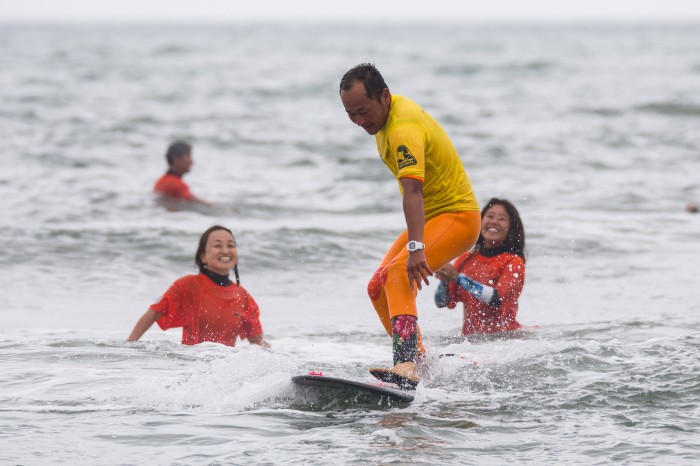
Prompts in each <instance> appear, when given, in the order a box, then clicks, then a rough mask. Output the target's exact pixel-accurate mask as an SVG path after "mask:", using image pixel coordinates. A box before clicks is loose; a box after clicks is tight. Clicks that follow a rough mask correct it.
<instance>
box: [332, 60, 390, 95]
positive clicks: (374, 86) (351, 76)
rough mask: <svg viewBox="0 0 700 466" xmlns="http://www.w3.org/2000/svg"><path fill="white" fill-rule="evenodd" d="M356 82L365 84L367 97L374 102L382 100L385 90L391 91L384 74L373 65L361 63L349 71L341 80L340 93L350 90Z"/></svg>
mask: <svg viewBox="0 0 700 466" xmlns="http://www.w3.org/2000/svg"><path fill="white" fill-rule="evenodd" d="M356 81H360V82H361V83H362V84H364V86H365V95H367V97H368V98H370V99H372V100H377V101H378V100H380V98H381V96H382V92H384V89H389V87H388V86H387V85H386V83H385V82H384V78H383V77H382V74H381V73H380V72H379V70H378V69H377V68H375V66H374V65H373V64H372V63H360V64H359V65H357V66H355V67H354V68H351V69H350V70H348V72H347V73H345V74H344V75H343V78H342V79H341V80H340V92H343V91H347V90H350V88H351V87H352V86H353V84H355V82H356Z"/></svg>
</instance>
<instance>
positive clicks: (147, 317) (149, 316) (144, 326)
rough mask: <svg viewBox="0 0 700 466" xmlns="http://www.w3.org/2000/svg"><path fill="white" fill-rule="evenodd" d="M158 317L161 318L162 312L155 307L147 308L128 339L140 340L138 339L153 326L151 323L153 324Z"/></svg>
mask: <svg viewBox="0 0 700 466" xmlns="http://www.w3.org/2000/svg"><path fill="white" fill-rule="evenodd" d="M158 319H160V314H158V313H157V312H156V311H154V310H153V309H149V310H147V311H146V312H145V313H144V314H143V315H142V316H141V318H140V319H139V320H138V322H136V325H135V326H134V329H133V330H132V331H131V335H129V338H127V339H126V341H138V339H139V338H141V336H142V335H143V334H144V333H146V330H148V329H149V328H151V325H153V323H154V322H155V321H156V320H158Z"/></svg>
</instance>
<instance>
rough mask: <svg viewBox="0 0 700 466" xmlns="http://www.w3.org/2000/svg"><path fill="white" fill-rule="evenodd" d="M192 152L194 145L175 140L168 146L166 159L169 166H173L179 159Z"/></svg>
mask: <svg viewBox="0 0 700 466" xmlns="http://www.w3.org/2000/svg"><path fill="white" fill-rule="evenodd" d="M191 153H192V146H191V145H190V144H188V143H186V142H185V141H175V142H173V143H172V144H170V146H168V151H167V152H166V153H165V160H167V161H168V166H172V165H173V164H174V163H175V161H176V160H177V159H179V158H180V157H184V156H186V155H187V154H191Z"/></svg>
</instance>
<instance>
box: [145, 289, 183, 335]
mask: <svg viewBox="0 0 700 466" xmlns="http://www.w3.org/2000/svg"><path fill="white" fill-rule="evenodd" d="M182 291H183V289H182V286H180V284H179V283H178V282H175V283H173V284H172V285H171V286H170V288H168V291H166V292H165V294H163V296H161V297H160V298H159V299H158V301H156V302H155V303H153V304H151V309H153V310H154V311H156V312H157V313H158V314H160V318H159V319H158V320H157V321H156V322H158V326H159V327H160V328H161V329H163V330H167V329H169V328H176V327H182V326H183V325H184V309H183V299H182Z"/></svg>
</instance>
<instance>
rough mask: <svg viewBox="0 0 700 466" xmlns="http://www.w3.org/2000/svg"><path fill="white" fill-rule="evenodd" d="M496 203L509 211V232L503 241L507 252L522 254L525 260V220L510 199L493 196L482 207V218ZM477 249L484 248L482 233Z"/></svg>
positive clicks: (477, 242)
mask: <svg viewBox="0 0 700 466" xmlns="http://www.w3.org/2000/svg"><path fill="white" fill-rule="evenodd" d="M495 205H500V206H502V207H503V208H504V209H505V210H506V212H508V217H510V225H509V226H508V234H507V235H506V239H505V240H504V241H503V247H504V248H505V250H506V251H507V252H509V253H511V254H515V255H517V256H520V257H521V258H522V259H523V261H525V227H524V226H523V221H522V220H521V219H520V214H519V213H518V209H516V208H515V206H514V205H513V204H512V203H511V202H510V201H508V200H506V199H499V198H497V197H492V198H491V199H489V202H487V203H486V206H485V207H484V208H483V209H481V218H482V219H483V218H484V215H486V212H488V210H489V209H490V208H492V207H493V206H495ZM475 249H476V250H477V251H480V250H483V249H484V238H483V236H482V235H481V234H480V235H479V239H478V240H476V247H475Z"/></svg>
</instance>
